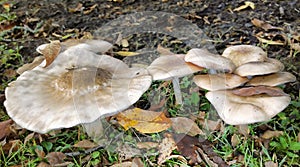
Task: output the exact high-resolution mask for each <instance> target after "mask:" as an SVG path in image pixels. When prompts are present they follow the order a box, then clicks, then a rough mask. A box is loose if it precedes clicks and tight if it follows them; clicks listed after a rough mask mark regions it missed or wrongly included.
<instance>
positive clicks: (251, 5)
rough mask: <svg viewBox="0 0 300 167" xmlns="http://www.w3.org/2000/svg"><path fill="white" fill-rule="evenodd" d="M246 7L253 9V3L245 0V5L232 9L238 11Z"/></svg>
mask: <svg viewBox="0 0 300 167" xmlns="http://www.w3.org/2000/svg"><path fill="white" fill-rule="evenodd" d="M248 7H250V8H251V9H255V4H254V3H253V2H250V1H246V2H245V5H242V6H240V7H238V8H235V9H233V11H240V10H243V9H246V8H248Z"/></svg>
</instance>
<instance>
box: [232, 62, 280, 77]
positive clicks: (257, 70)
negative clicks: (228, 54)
mask: <svg viewBox="0 0 300 167" xmlns="http://www.w3.org/2000/svg"><path fill="white" fill-rule="evenodd" d="M283 69H284V65H283V64H282V63H281V62H280V61H279V60H277V59H272V58H268V59H266V61H264V62H249V63H245V64H242V65H241V66H239V67H237V68H236V69H235V71H234V73H235V74H238V75H240V76H243V77H244V76H255V75H265V74H271V73H276V72H279V71H282V70H283Z"/></svg>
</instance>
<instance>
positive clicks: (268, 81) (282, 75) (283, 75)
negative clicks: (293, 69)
mask: <svg viewBox="0 0 300 167" xmlns="http://www.w3.org/2000/svg"><path fill="white" fill-rule="evenodd" d="M295 81H296V77H295V76H294V75H293V74H291V73H289V72H278V73H274V74H269V75H263V76H255V77H253V78H252V79H251V80H250V81H249V82H248V83H247V85H251V86H259V85H266V86H277V85H281V84H284V83H288V82H295Z"/></svg>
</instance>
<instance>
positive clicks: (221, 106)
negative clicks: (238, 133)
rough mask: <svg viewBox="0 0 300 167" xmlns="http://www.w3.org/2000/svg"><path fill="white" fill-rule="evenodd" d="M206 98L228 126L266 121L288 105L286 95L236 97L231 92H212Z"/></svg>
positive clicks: (288, 100) (288, 101)
mask: <svg viewBox="0 0 300 167" xmlns="http://www.w3.org/2000/svg"><path fill="white" fill-rule="evenodd" d="M205 96H206V98H207V99H208V100H209V101H210V102H211V104H212V105H213V106H214V107H215V109H216V110H217V112H218V114H219V116H220V117H221V118H222V119H223V120H224V121H225V122H226V123H228V124H232V125H240V124H250V123H255V122H263V121H268V120H270V119H271V118H272V117H274V116H275V115H276V114H278V113H279V112H281V111H282V110H284V109H285V108H286V107H287V106H288V105H289V103H290V100H291V99H290V97H289V96H287V95H283V96H276V97H272V96H269V95H266V94H260V95H254V96H248V97H243V96H238V95H235V94H233V93H232V92H231V91H226V90H222V91H212V92H208V93H206V95H205Z"/></svg>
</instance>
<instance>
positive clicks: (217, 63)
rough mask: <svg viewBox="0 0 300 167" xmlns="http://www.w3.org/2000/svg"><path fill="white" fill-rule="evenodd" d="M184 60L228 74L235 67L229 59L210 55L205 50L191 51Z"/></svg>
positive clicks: (195, 49)
mask: <svg viewBox="0 0 300 167" xmlns="http://www.w3.org/2000/svg"><path fill="white" fill-rule="evenodd" d="M184 60H185V61H186V62H190V63H193V64H195V65H197V66H199V67H203V68H206V69H214V70H222V71H227V72H230V73H231V72H233V71H234V69H235V65H234V64H233V63H232V61H231V60H230V59H227V58H225V57H222V56H220V55H217V54H213V53H210V52H209V51H208V50H206V49H198V48H194V49H191V50H189V51H188V53H187V54H186V56H185V58H184Z"/></svg>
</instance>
